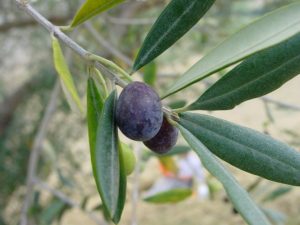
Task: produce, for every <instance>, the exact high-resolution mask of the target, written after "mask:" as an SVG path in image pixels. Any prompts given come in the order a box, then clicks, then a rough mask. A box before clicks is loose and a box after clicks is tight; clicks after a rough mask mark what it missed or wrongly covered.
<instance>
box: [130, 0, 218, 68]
mask: <svg viewBox="0 0 300 225" xmlns="http://www.w3.org/2000/svg"><path fill="white" fill-rule="evenodd" d="M214 2H215V0H201V1H199V0H189V1H186V0H172V1H171V2H170V3H169V4H168V5H167V6H166V8H165V9H164V10H163V12H162V13H161V14H160V16H159V17H158V19H157V20H156V22H155V23H154V25H153V26H152V28H151V30H150V32H149V33H148V35H147V37H146V39H145V41H144V43H143V45H142V48H141V49H140V51H139V53H138V56H137V58H136V60H135V62H134V66H133V71H137V70H138V69H140V68H141V67H142V66H144V65H146V64H147V63H149V62H151V61H152V60H153V59H155V58H156V57H157V56H159V55H160V54H161V53H163V52H164V51H165V50H167V49H168V48H169V47H170V46H172V45H173V44H174V43H175V42H176V41H177V40H179V39H180V38H181V37H182V36H183V35H184V34H185V33H186V32H188V31H189V30H190V29H191V28H192V27H193V26H194V25H195V24H196V23H197V22H198V21H199V20H200V19H201V18H202V17H203V16H204V14H205V13H206V12H207V11H208V10H209V9H210V7H211V6H212V5H213V3H214Z"/></svg>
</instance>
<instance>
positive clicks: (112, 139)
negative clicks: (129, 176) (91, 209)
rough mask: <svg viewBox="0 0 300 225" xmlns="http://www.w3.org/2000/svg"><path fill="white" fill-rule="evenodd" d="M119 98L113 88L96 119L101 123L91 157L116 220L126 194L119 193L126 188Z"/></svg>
mask: <svg viewBox="0 0 300 225" xmlns="http://www.w3.org/2000/svg"><path fill="white" fill-rule="evenodd" d="M116 101H117V92H116V91H113V92H112V93H111V94H110V95H109V97H108V98H107V99H106V101H105V103H104V106H103V110H102V114H101V117H100V120H99V121H94V122H95V123H98V127H97V136H96V145H95V148H94V149H93V148H91V160H92V167H93V173H94V178H95V181H96V185H97V188H98V191H99V194H100V196H101V199H102V202H103V205H104V208H105V209H106V210H107V212H108V214H109V215H110V218H111V219H113V220H115V218H116V220H117V219H118V218H117V217H119V214H120V212H121V211H122V210H120V208H122V207H120V201H122V200H123V198H122V197H121V196H120V193H122V194H123V188H124V187H123V177H124V176H123V175H122V174H121V168H122V161H121V157H120V152H119V151H120V150H119V146H118V133H117V126H116V123H115V105H116ZM121 183H122V184H121ZM125 183H126V182H125ZM125 188H126V187H125ZM120 190H122V191H120ZM119 197H120V198H121V199H119ZM121 205H122V204H121Z"/></svg>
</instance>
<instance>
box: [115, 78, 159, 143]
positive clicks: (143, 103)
mask: <svg viewBox="0 0 300 225" xmlns="http://www.w3.org/2000/svg"><path fill="white" fill-rule="evenodd" d="M162 120H163V112H162V105H161V102H160V98H159V96H158V94H157V93H156V92H155V91H154V90H153V89H152V88H151V87H149V86H148V85H146V84H144V83H142V82H132V83H130V84H128V85H127V86H126V87H125V88H124V89H123V91H122V92H121V94H120V96H119V99H118V102H117V106H116V122H117V125H118V127H119V129H120V130H121V131H122V133H123V134H124V135H125V136H127V137H128V138H130V139H132V140H136V141H146V140H149V139H151V138H152V137H154V136H155V135H156V134H157V133H158V131H159V129H160V127H161V124H162Z"/></svg>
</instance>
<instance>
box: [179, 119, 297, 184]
mask: <svg viewBox="0 0 300 225" xmlns="http://www.w3.org/2000/svg"><path fill="white" fill-rule="evenodd" d="M180 124H181V125H182V126H183V127H185V128H186V129H187V130H189V132H191V133H192V134H193V135H194V136H196V137H197V138H198V139H199V140H200V141H201V142H202V143H203V144H204V145H205V146H207V147H208V149H209V150H210V151H212V152H213V153H214V154H215V155H217V156H218V157H219V158H221V159H223V160H224V161H226V162H228V163H230V164H232V165H233V166H235V167H238V168H240V169H242V170H245V171H247V172H249V173H253V174H255V175H258V176H261V177H264V178H266V179H269V180H272V181H276V182H281V183H285V184H290V185H295V186H300V153H299V152H297V151H296V150H294V149H292V148H291V147H289V146H288V145H286V144H283V143H281V142H279V141H277V140H275V139H273V138H271V137H270V136H267V135H265V134H261V133H259V132H257V131H255V130H252V129H249V128H246V127H242V126H238V125H235V124H233V123H230V122H227V121H224V120H221V119H217V118H214V117H212V116H206V115H199V114H193V113H182V114H180Z"/></svg>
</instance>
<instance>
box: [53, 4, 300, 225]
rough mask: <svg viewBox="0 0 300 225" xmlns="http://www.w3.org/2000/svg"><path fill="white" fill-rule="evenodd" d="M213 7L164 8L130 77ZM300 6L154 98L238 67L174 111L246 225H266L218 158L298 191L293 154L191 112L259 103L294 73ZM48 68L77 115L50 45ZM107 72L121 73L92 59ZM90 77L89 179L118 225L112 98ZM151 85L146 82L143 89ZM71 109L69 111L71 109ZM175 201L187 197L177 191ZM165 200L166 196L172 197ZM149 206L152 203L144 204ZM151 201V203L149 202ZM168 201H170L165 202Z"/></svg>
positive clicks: (236, 40) (267, 21)
mask: <svg viewBox="0 0 300 225" xmlns="http://www.w3.org/2000/svg"><path fill="white" fill-rule="evenodd" d="M120 2H122V1H118V0H110V1H97V3H96V2H94V1H89V0H87V1H86V2H85V3H84V5H83V6H82V7H81V8H80V9H79V11H78V12H77V14H76V16H75V17H74V20H73V22H72V23H71V25H70V27H75V26H77V25H79V24H81V23H83V22H84V21H86V20H87V19H89V18H91V17H92V16H94V15H96V14H97V13H100V12H102V11H104V10H107V9H108V8H110V7H112V6H114V5H116V4H118V3H120ZM213 4H214V0H205V1H198V0H193V1H184V0H173V1H171V2H170V3H169V4H168V5H167V6H166V8H165V9H164V10H163V12H162V13H161V14H160V16H159V17H158V19H157V20H156V22H155V24H154V25H153V27H152V28H151V30H150V31H149V33H148V35H147V37H146V38H145V41H144V43H143V45H142V47H141V49H140V51H139V54H138V56H137V58H136V60H135V62H134V65H133V71H137V70H139V69H140V68H142V67H143V66H145V65H146V64H148V63H150V62H152V61H153V59H155V58H156V57H158V56H159V55H160V54H161V53H163V52H164V51H165V50H167V49H168V48H169V47H171V46H172V45H173V44H174V43H175V42H176V41H177V40H179V39H180V38H181V37H182V36H183V35H184V34H185V33H186V32H188V31H189V30H190V29H191V28H192V27H193V26H194V25H195V24H196V23H197V22H198V21H199V20H200V19H201V18H202V17H203V16H204V15H205V13H206V12H207V11H208V10H209V9H210V7H211V6H212V5H213ZM299 13H300V3H298V2H297V3H294V4H290V5H287V6H285V7H282V8H280V9H278V10H275V11H273V12H271V13H269V14H267V15H265V16H264V17H262V18H260V19H258V20H256V21H255V22H253V23H251V24H250V25H248V26H246V27H245V28H243V29H242V30H240V31H238V32H237V33H235V34H234V35H232V36H231V37H229V38H228V39H227V40H225V41H224V42H223V43H221V44H220V45H218V46H217V47H216V48H215V49H213V50H211V51H210V52H209V53H208V54H207V55H206V56H204V57H203V58H202V59H200V60H199V61H198V62H197V63H196V64H195V65H193V66H192V67H191V68H190V69H189V70H188V71H187V72H186V73H184V74H183V75H182V76H181V77H180V78H179V79H178V80H177V81H175V83H174V84H173V85H171V86H170V88H168V90H167V91H166V92H165V94H164V95H163V96H162V98H166V97H168V96H170V95H173V94H175V93H177V92H179V91H181V90H182V89H184V88H186V87H189V86H191V85H192V84H194V83H195V82H198V81H200V80H202V79H204V78H206V77H208V76H210V75H212V74H214V73H216V72H218V71H221V70H223V69H224V68H226V67H228V66H231V65H233V64H235V63H238V62H241V63H240V64H239V65H238V66H236V67H234V68H233V69H232V70H231V71H229V72H228V73H227V74H225V75H224V76H223V77H222V78H221V79H220V80H218V81H217V82H216V83H215V84H214V85H213V86H212V87H210V88H209V89H208V90H207V91H206V92H205V93H204V94H203V95H201V96H200V97H199V98H198V99H197V100H196V101H195V102H193V103H192V104H190V105H188V106H186V107H184V108H179V109H174V110H173V112H174V113H178V116H179V119H178V120H175V121H174V122H176V123H177V126H178V128H179V129H180V131H181V134H182V136H183V137H184V139H185V140H186V141H187V143H188V144H189V145H190V147H191V148H192V149H193V150H194V151H195V152H196V153H197V155H198V156H199V158H200V159H201V160H202V162H203V165H204V166H205V167H206V168H207V170H208V171H209V172H210V173H211V174H212V175H213V176H215V177H216V178H217V179H218V180H219V181H220V182H221V183H222V184H223V186H224V188H225V190H226V192H227V194H228V196H229V198H230V200H231V202H232V203H233V204H234V206H235V208H236V210H237V211H238V212H239V213H240V214H241V216H242V217H243V218H244V219H245V221H247V223H248V224H257V221H260V224H262V225H267V224H270V222H269V221H268V219H267V217H266V216H265V214H264V212H263V211H262V210H261V209H260V208H259V207H258V206H257V205H256V203H255V202H254V201H253V200H252V199H251V198H250V196H249V195H248V193H247V192H246V191H245V190H244V189H243V188H242V187H241V186H240V185H239V184H238V182H237V181H236V180H235V178H234V177H233V176H232V175H231V173H229V172H228V171H227V170H226V168H225V167H224V166H223V165H222V163H221V162H220V161H219V160H218V159H217V157H216V156H218V158H220V159H222V160H224V161H226V162H228V163H230V164H232V165H233V166H235V167H237V168H240V169H242V170H244V171H246V172H249V173H252V174H255V175H258V176H261V177H263V178H266V179H269V180H272V181H275V182H280V183H284V184H289V185H295V186H300V154H299V152H297V151H296V150H294V149H292V148H291V147H289V146H288V145H286V144H283V143H281V142H279V141H276V140H274V139H273V138H271V137H269V136H267V135H264V134H261V133H259V132H257V131H254V130H251V129H249V128H245V127H241V126H238V125H235V124H232V123H229V122H227V121H224V120H220V119H217V118H214V117H211V116H205V115H201V114H194V113H189V112H186V111H191V110H224V109H232V108H234V107H235V106H236V105H238V104H240V103H242V102H244V101H246V100H249V99H253V98H256V97H259V96H262V95H265V94H267V93H269V92H271V91H273V90H275V89H277V88H279V87H280V86H282V85H283V84H284V83H285V82H287V81H288V80H290V79H292V78H293V77H295V76H296V75H298V74H299V72H300V67H299V65H300V44H299V43H300V42H299V40H300V34H299V31H300V28H299V24H300V19H299ZM53 50H54V62H55V66H56V69H57V71H58V73H59V74H60V77H61V80H62V83H63V84H64V85H63V86H64V87H65V89H66V95H67V98H68V99H71V100H70V102H75V104H76V105H77V106H79V109H81V111H82V106H81V105H80V101H79V98H78V95H77V94H76V90H75V86H74V84H73V81H72V77H71V75H70V73H69V72H68V69H67V66H66V63H65V61H64V59H63V55H62V52H61V50H60V47H59V44H58V41H57V40H56V39H55V38H54V37H53ZM93 59H96V60H98V61H100V62H101V63H103V64H105V65H106V66H107V67H112V68H114V69H117V70H118V72H119V73H120V74H121V75H123V76H124V77H125V78H126V79H127V81H129V82H130V78H128V76H127V75H126V72H124V71H123V70H120V68H119V67H116V66H115V65H114V64H111V63H110V62H107V61H106V60H104V59H101V58H99V57H93ZM91 71H93V72H92V73H91V74H90V77H89V79H88V87H87V93H88V94H87V120H88V128H89V139H90V150H91V158H92V165H93V172H94V177H95V181H96V184H97V188H98V191H99V193H100V196H101V199H102V202H103V207H104V209H105V211H106V212H107V215H108V216H109V217H110V218H111V220H112V221H114V222H115V223H118V222H119V220H120V218H121V214H122V210H123V207H124V203H125V197H126V174H125V172H124V170H125V169H124V164H126V160H125V161H124V160H123V158H122V157H121V154H122V147H121V145H120V140H119V139H118V132H117V127H116V123H115V120H114V118H115V117H114V114H115V105H116V101H117V92H116V90H114V89H112V90H111V92H110V94H108V93H107V91H106V82H105V80H104V79H103V77H102V75H101V73H100V71H98V70H97V69H95V68H91ZM151 82H152V81H151ZM72 105H73V104H72ZM176 193H178V195H182V196H183V197H184V196H186V195H187V194H189V193H185V192H184V193H183V192H182V190H177V192H176ZM172 196H173V195H172ZM152 200H153V199H152ZM154 201H155V200H154ZM171 201H172V199H171Z"/></svg>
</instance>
